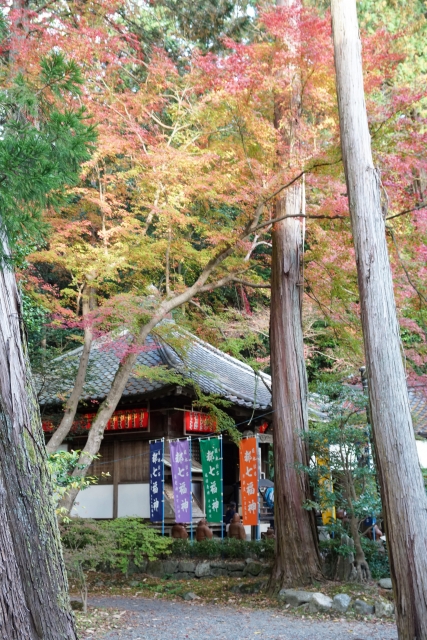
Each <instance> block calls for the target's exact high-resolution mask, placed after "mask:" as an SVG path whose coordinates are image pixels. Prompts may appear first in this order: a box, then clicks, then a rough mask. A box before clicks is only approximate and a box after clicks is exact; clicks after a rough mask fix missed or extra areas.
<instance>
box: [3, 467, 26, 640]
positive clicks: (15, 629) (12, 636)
mask: <svg viewBox="0 0 427 640" xmlns="http://www.w3.org/2000/svg"><path fill="white" fill-rule="evenodd" d="M0 522H1V527H0V638H1V640H22V638H32V637H33V636H32V631H31V627H30V619H29V616H28V609H27V607H26V606H25V596H24V592H23V590H22V584H21V577H20V575H19V569H18V565H17V564H16V558H15V550H14V548H13V542H12V536H11V534H10V529H9V522H8V519H7V513H6V491H5V488H4V485H3V480H2V479H1V478H0Z"/></svg>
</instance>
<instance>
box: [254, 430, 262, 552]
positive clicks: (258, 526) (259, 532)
mask: <svg viewBox="0 0 427 640" xmlns="http://www.w3.org/2000/svg"><path fill="white" fill-rule="evenodd" d="M255 441H256V468H257V476H258V477H257V499H258V524H257V526H256V539H257V540H260V539H261V525H260V518H261V500H260V494H259V479H260V475H261V474H260V471H261V469H260V460H261V452H260V449H259V442H258V434H257V435H256V436H255Z"/></svg>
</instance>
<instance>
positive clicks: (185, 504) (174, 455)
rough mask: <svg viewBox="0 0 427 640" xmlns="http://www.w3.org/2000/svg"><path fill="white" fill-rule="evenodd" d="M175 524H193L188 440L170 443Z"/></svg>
mask: <svg viewBox="0 0 427 640" xmlns="http://www.w3.org/2000/svg"><path fill="white" fill-rule="evenodd" d="M170 454H171V467H172V484H173V502H174V507H175V522H191V458H190V443H189V441H188V440H175V441H174V442H171V443H170Z"/></svg>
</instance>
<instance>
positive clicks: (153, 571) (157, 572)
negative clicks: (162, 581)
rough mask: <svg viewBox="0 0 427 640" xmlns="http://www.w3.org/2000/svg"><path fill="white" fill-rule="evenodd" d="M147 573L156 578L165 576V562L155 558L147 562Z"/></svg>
mask: <svg viewBox="0 0 427 640" xmlns="http://www.w3.org/2000/svg"><path fill="white" fill-rule="evenodd" d="M147 573H148V574H149V575H150V576H154V577H155V578H163V575H164V570H163V562H161V561H160V560H153V561H151V562H148V563H147Z"/></svg>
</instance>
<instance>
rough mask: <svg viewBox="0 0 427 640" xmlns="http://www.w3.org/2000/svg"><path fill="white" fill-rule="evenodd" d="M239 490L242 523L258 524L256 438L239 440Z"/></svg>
mask: <svg viewBox="0 0 427 640" xmlns="http://www.w3.org/2000/svg"><path fill="white" fill-rule="evenodd" d="M240 492H241V497H242V516H243V524H251V525H257V524H258V451H257V441H256V438H244V439H243V440H240Z"/></svg>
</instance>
